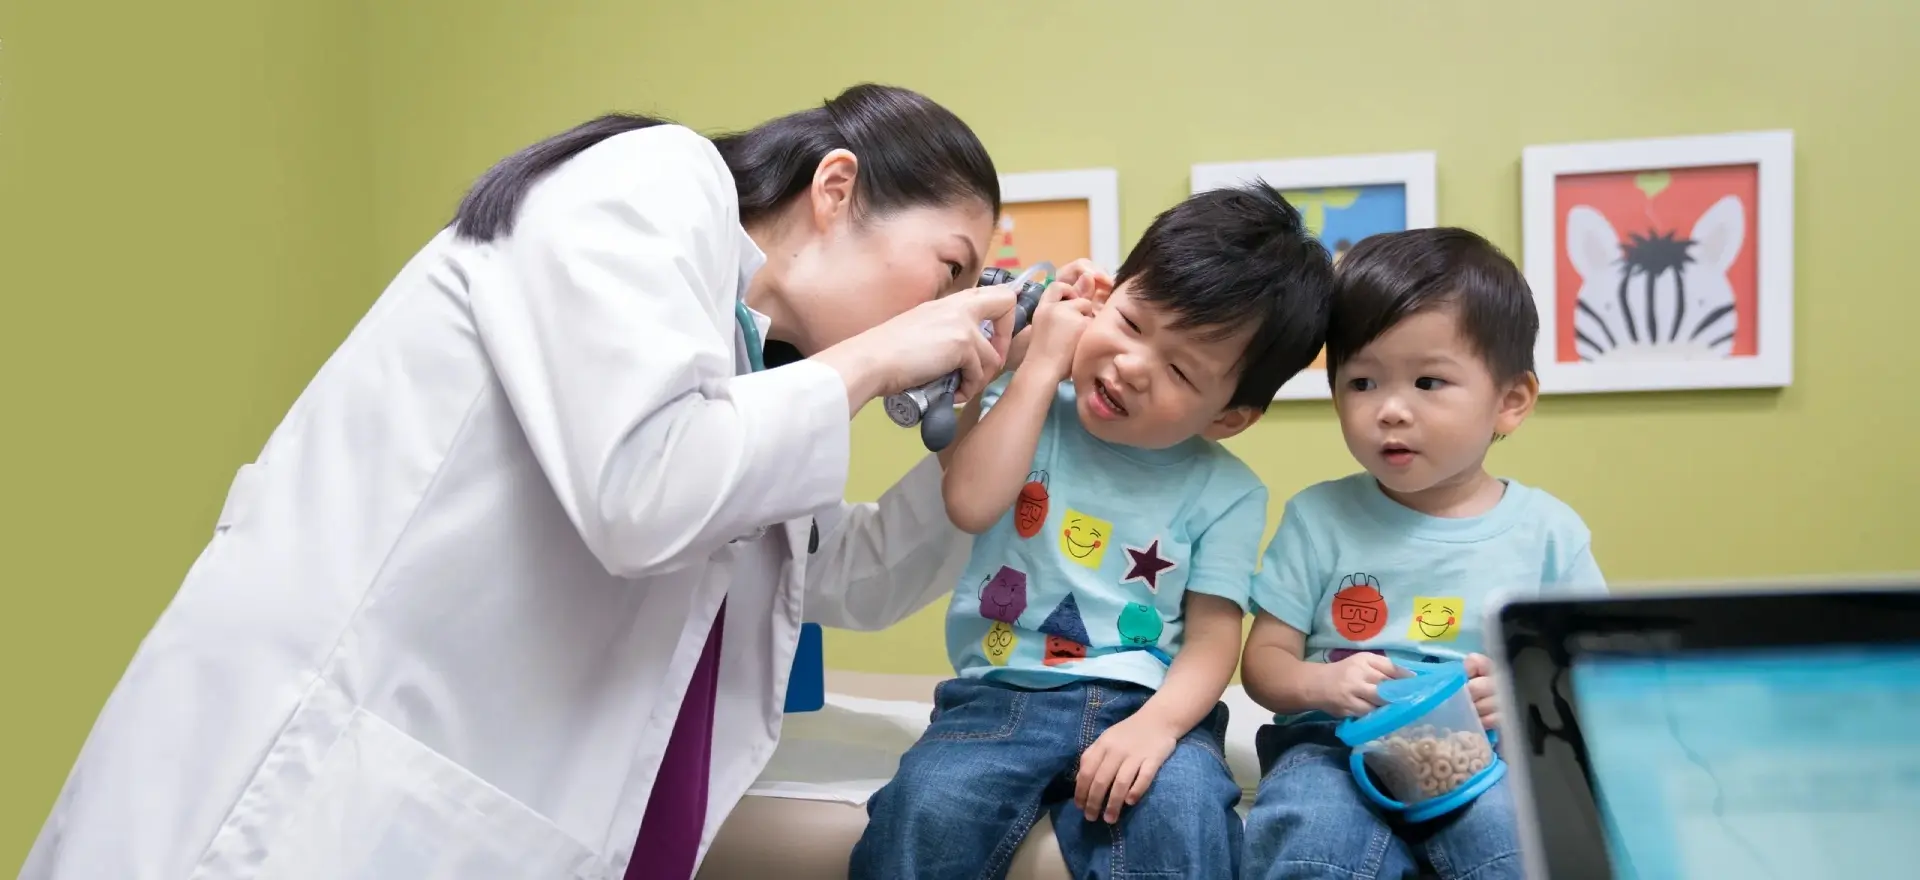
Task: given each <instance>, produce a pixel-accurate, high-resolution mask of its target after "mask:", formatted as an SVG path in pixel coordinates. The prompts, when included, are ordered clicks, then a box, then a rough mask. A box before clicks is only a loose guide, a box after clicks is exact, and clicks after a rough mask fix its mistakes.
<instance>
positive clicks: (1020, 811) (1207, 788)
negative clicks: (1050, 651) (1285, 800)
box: [849, 679, 1242, 880]
mask: <svg viewBox="0 0 1920 880" xmlns="http://www.w3.org/2000/svg"><path fill="white" fill-rule="evenodd" d="M1151 696H1153V691H1151V690H1148V689H1147V688H1143V687H1140V686H1138V685H1132V684H1122V683H1117V682H1101V681H1084V682H1076V683H1073V684H1069V685H1065V686H1063V687H1058V688H1053V689H1050V690H1026V689H1022V688H1015V687H1011V686H1008V685H1002V684H994V683H991V682H984V681H979V680H976V679H954V680H951V681H946V682H943V683H941V685H940V687H939V688H938V689H937V690H935V691H934V697H933V703H934V706H933V720H932V723H931V725H930V726H928V728H927V732H926V733H925V734H924V735H923V736H921V737H920V741H919V742H917V743H914V745H913V747H912V748H910V749H908V750H907V753H906V754H905V755H903V756H901V758H900V770H899V772H898V773H896V774H895V775H894V777H893V780H892V781H891V782H888V783H887V784H886V786H885V787H884V788H881V789H880V791H879V792H878V793H876V794H875V795H874V796H873V799H872V800H871V801H868V803H867V830H866V832H865V833H864V834H862V835H861V837H860V842H859V843H858V844H856V845H855V846H854V848H853V859H852V864H851V865H850V870H849V875H850V877H851V878H852V880H863V878H874V880H905V878H912V880H939V878H947V877H952V878H962V877H965V878H975V877H995V878H997V877H1005V876H1006V874H1007V864H1008V861H1009V860H1010V859H1011V858H1012V857H1013V852H1014V850H1015V849H1017V848H1018V847H1019V846H1020V842H1021V841H1022V840H1024V839H1026V836H1027V832H1028V831H1029V830H1031V829H1032V828H1033V823H1034V822H1035V821H1038V819H1039V818H1040V812H1041V811H1042V810H1046V811H1048V814H1049V815H1050V816H1051V818H1052V820H1053V828H1054V835H1055V837H1056V838H1057V839H1058V840H1059V843H1060V854H1061V856H1062V857H1064V858H1065V860H1066V863H1067V867H1068V868H1069V869H1070V871H1071V873H1072V875H1073V876H1074V877H1076V878H1099V880H1107V878H1112V880H1123V878H1129V877H1132V878H1146V877H1153V878H1176V877H1178V878H1194V877H1210V878H1220V880H1232V878H1234V877H1236V876H1237V874H1238V868H1239V861H1240V851H1241V846H1242V828H1241V822H1240V817H1239V815H1238V814H1237V813H1235V812H1234V806H1235V805H1236V804H1238V803H1239V801H1240V787H1239V785H1237V784H1235V783H1234V781H1233V774H1232V773H1230V772H1229V771H1228V769H1227V762H1226V758H1225V757H1224V756H1225V751H1224V742H1225V735H1226V730H1227V707H1226V706H1225V705H1224V704H1223V705H1219V706H1215V707H1214V710H1213V712H1212V713H1211V714H1210V715H1208V716H1207V718H1206V720H1204V721H1202V722H1201V723H1200V725H1199V726H1198V727H1195V728H1194V729H1193V730H1191V731H1189V732H1188V733H1187V735H1186V736H1184V737H1182V738H1181V739H1180V741H1179V743H1178V744H1177V745H1175V746H1174V750H1173V754H1172V755H1171V756H1170V757H1168V758H1167V762H1166V763H1165V764H1164V765H1162V766H1161V768H1160V772H1159V774H1158V775H1156V776H1155V777H1154V779H1153V785H1152V787H1150V788H1148V789H1147V793H1146V794H1145V795H1143V796H1142V797H1141V798H1140V803H1138V804H1135V805H1133V806H1131V807H1127V808H1126V809H1125V810H1124V811H1122V812H1121V814H1120V821H1119V822H1118V823H1116V824H1113V825H1108V824H1107V823H1106V822H1104V821H1094V822H1088V821H1087V820H1086V817H1085V816H1084V815H1082V814H1081V813H1080V812H1079V811H1078V810H1076V809H1074V807H1073V801H1072V798H1073V779H1074V777H1073V773H1074V768H1075V765H1076V764H1077V762H1078V761H1079V758H1080V753H1081V752H1082V751H1084V750H1085V749H1086V748H1087V747H1088V746H1090V745H1092V744H1093V741H1094V739H1095V738H1097V737H1099V736H1100V734H1101V733H1102V732H1104V731H1105V730H1106V729H1107V728H1109V727H1112V726H1113V725H1114V724H1117V723H1119V722H1120V721H1123V720H1125V719H1127V718H1129V717H1131V716H1132V715H1133V713H1134V712H1136V711H1138V710H1139V709H1140V707H1141V706H1142V705H1144V704H1145V703H1146V702H1147V698H1148V697H1151Z"/></svg>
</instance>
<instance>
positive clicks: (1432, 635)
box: [1407, 596, 1466, 642]
mask: <svg viewBox="0 0 1920 880" xmlns="http://www.w3.org/2000/svg"><path fill="white" fill-rule="evenodd" d="M1465 610H1466V602H1465V601H1464V600H1462V599H1461V598H1460V597H1458V596H1415V597H1413V621H1412V622H1411V623H1409V624H1407V638H1409V639H1412V640H1414V641H1416V642H1451V641H1453V640H1454V639H1457V638H1459V637H1460V621H1461V620H1462V619H1463V615H1462V613H1463V612H1464V611H1465Z"/></svg>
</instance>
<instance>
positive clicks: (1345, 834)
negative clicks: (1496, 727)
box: [1246, 722, 1525, 880]
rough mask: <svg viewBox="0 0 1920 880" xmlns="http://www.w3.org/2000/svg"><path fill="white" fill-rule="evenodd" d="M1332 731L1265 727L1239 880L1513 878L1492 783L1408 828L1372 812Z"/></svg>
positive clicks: (1511, 849)
mask: <svg viewBox="0 0 1920 880" xmlns="http://www.w3.org/2000/svg"><path fill="white" fill-rule="evenodd" d="M1333 729H1334V725H1333V724H1331V723H1327V722H1303V723H1295V724H1289V725H1284V726H1276V725H1272V724H1269V725H1267V726H1265V727H1262V728H1261V729H1260V732H1259V734H1258V735H1257V738H1256V740H1255V743H1256V746H1257V747H1258V749H1259V753H1260V767H1261V769H1262V770H1263V771H1264V773H1265V775H1264V777H1263V778H1262V779H1261V780H1260V790H1259V792H1258V793H1257V794H1255V796H1254V799H1253V810H1252V812H1251V813H1249V814H1248V816H1247V831H1246V840H1247V855H1246V866H1247V873H1246V876H1247V877H1249V878H1262V880H1267V878H1273V880H1277V878H1282V877H1284V878H1287V880H1316V878H1340V880H1374V878H1409V877H1418V876H1421V872H1422V871H1424V870H1427V869H1431V870H1432V872H1433V873H1434V874H1437V875H1438V876H1440V877H1441V878H1442V880H1469V878H1471V880H1506V878H1513V880H1520V878H1521V877H1522V875H1523V872H1524V870H1525V866H1524V865H1523V864H1522V862H1521V858H1520V843H1519V832H1518V831H1517V830H1516V829H1515V827H1514V815H1513V798H1512V795H1511V794H1509V792H1508V791H1507V781H1506V780H1505V779H1502V780H1500V782H1499V783H1498V784H1496V785H1495V786H1494V787H1493V788H1490V789H1488V790H1487V791H1486V793H1485V794H1482V795H1480V797H1479V798H1477V799H1475V800H1474V801H1473V803H1471V804H1469V805H1467V806H1465V807H1462V808H1461V809H1459V810H1455V811H1454V812H1452V813H1450V814H1448V815H1445V816H1442V817H1440V818H1438V819H1434V820H1432V821H1429V822H1422V823H1419V824H1410V823H1407V822H1403V821H1401V820H1400V819H1399V817H1397V816H1393V815H1390V814H1389V813H1388V812H1386V811H1382V810H1380V809H1378V808H1377V807H1375V806H1374V804H1373V802H1372V801H1369V800H1367V798H1366V796H1365V795H1363V794H1361V793H1360V788H1359V786H1357V785H1355V784H1354V780H1353V773H1352V771H1351V770H1349V769H1348V768H1347V760H1348V757H1347V756H1348V755H1349V754H1351V752H1352V750H1351V749H1349V748H1347V746H1346V745H1345V744H1343V743H1341V742H1340V740H1339V739H1338V738H1336V737H1335V736H1334V735H1333Z"/></svg>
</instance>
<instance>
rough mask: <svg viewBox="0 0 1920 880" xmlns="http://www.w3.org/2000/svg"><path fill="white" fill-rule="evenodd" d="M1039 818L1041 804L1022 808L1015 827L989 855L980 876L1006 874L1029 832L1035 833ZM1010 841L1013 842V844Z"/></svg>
mask: <svg viewBox="0 0 1920 880" xmlns="http://www.w3.org/2000/svg"><path fill="white" fill-rule="evenodd" d="M1039 820H1040V805H1039V804H1037V803H1034V804H1028V805H1027V807H1026V809H1023V810H1021V811H1020V815H1019V816H1018V817H1017V818H1015V819H1014V820H1013V827H1012V828H1009V829H1008V830H1007V834H1006V836H1004V837H1002V838H1000V843H999V844H998V845H997V846H995V847H994V848H993V853H992V854H991V855H989V856H988V858H987V864H986V866H985V867H984V869H983V870H982V871H981V872H980V876H981V877H983V878H993V877H1001V876H1004V875H1005V873H1006V870H1007V865H1008V863H1010V862H1012V861H1013V854H1014V853H1016V852H1019V850H1020V844H1021V843H1023V842H1025V841H1026V839H1027V835H1028V834H1031V833H1033V825H1034V823H1035V822H1038V821H1039ZM1016 832H1017V833H1016ZM1009 841H1011V842H1012V843H1011V845H1009V843H1008V842H1009Z"/></svg>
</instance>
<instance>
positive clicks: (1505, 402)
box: [1493, 372, 1540, 437]
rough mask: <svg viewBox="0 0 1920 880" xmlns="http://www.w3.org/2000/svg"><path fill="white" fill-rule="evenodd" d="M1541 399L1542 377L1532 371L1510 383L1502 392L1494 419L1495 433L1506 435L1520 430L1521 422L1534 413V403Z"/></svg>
mask: <svg viewBox="0 0 1920 880" xmlns="http://www.w3.org/2000/svg"><path fill="white" fill-rule="evenodd" d="M1539 400H1540V377H1539V376H1536V375H1534V374H1533V373H1532V372H1528V373H1527V374H1526V375H1524V376H1521V377H1520V378H1518V379H1515V380H1513V381H1512V382H1511V383H1508V385H1507V390H1506V391H1504V392H1501V394H1500V411H1499V413H1498V414H1496V415H1495V416H1494V420H1493V432H1494V434H1496V435H1499V436H1502V437H1504V436H1506V435H1508V434H1512V433H1513V432H1515V431H1518V430H1520V423H1521V422H1524V421H1526V420H1527V416H1530V415H1532V414H1533V405H1534V404H1535V403H1537V402H1539Z"/></svg>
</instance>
